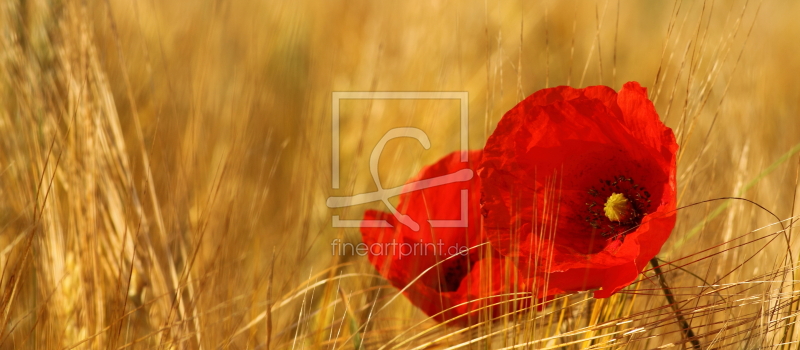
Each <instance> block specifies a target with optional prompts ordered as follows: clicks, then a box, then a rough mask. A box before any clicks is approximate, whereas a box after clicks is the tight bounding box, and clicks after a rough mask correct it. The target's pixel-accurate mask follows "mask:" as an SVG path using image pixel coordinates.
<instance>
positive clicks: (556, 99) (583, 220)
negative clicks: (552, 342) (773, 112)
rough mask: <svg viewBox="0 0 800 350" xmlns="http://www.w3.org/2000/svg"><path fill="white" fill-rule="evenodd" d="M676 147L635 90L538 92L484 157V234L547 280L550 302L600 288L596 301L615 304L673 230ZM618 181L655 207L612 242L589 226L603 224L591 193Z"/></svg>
mask: <svg viewBox="0 0 800 350" xmlns="http://www.w3.org/2000/svg"><path fill="white" fill-rule="evenodd" d="M677 148H678V146H677V144H676V143H675V138H674V135H673V133H672V130H671V129H669V128H667V127H666V126H665V125H664V124H663V123H662V122H661V121H660V120H659V118H658V114H657V113H656V111H655V108H654V106H653V104H652V102H650V101H649V100H648V99H647V92H646V89H644V88H642V87H641V86H639V84H638V83H636V82H630V83H627V84H625V85H624V86H623V88H622V89H621V90H620V92H619V93H616V92H614V91H613V90H612V89H610V88H608V87H604V86H593V87H588V88H585V89H574V88H571V87H566V86H561V87H556V88H551V89H544V90H540V91H538V92H536V93H534V94H533V95H531V96H529V97H528V98H526V99H525V100H523V101H522V102H520V103H519V104H518V105H517V106H515V107H514V108H512V109H511V110H510V111H508V112H507V113H506V114H505V115H504V116H503V118H502V119H501V120H500V122H499V123H498V125H497V128H496V130H495V131H494V133H493V134H492V135H491V136H490V137H489V140H488V141H487V144H486V147H485V149H484V158H483V159H484V160H483V164H482V166H481V168H480V170H479V174H480V176H481V181H482V183H483V197H482V200H483V205H482V209H481V210H482V214H483V216H484V228H485V231H486V235H487V237H488V239H489V240H490V241H491V242H492V245H493V247H494V248H495V249H496V250H497V251H498V252H499V253H500V254H502V255H504V256H507V257H514V258H516V260H517V261H519V266H518V267H519V269H520V270H534V274H537V275H540V276H543V277H542V278H541V279H542V280H547V281H548V285H547V288H548V290H549V292H548V293H550V294H557V293H562V292H568V291H579V290H590V289H598V288H601V290H599V291H596V292H595V296H596V297H607V296H610V295H611V294H613V293H614V292H616V291H618V290H620V289H621V288H624V287H625V286H627V285H628V284H630V283H631V282H632V281H633V280H635V279H636V276H637V275H638V273H639V271H641V269H642V268H644V266H645V265H646V264H647V262H648V261H649V260H650V259H651V258H652V257H654V256H655V255H656V254H657V253H658V251H659V250H660V249H661V246H662V245H663V244H664V242H665V241H666V239H667V238H668V237H669V234H670V232H671V231H672V228H673V227H674V225H675V212H674V210H675V205H676V198H675V192H676V184H675V172H676V162H675V156H676V152H677ZM619 176H623V177H625V178H631V179H633V181H634V183H636V184H637V186H639V187H637V189H636V191H633V190H630V191H632V192H630V193H629V195H630V196H632V195H633V194H634V192H635V193H637V194H640V195H641V197H640V198H637V205H639V206H641V207H644V206H645V205H649V207H647V208H646V209H642V211H643V213H642V215H643V217H642V218H641V221H640V223H639V225H638V226H636V227H632V228H631V229H630V230H629V231H626V232H625V233H624V234H622V235H621V238H619V236H620V235H619V234H616V235H613V236H614V237H618V239H609V237H605V236H603V235H601V234H599V233H598V232H602V231H603V230H607V229H606V228H603V227H600V228H599V229H597V228H593V227H592V226H590V224H589V222H594V223H599V222H600V221H602V220H597V219H595V218H594V217H593V216H592V214H591V211H589V209H587V208H591V207H590V206H589V205H590V204H591V205H594V207H595V208H596V207H600V208H602V205H603V204H604V199H603V198H595V197H592V196H591V195H589V194H588V193H590V192H589V191H590V190H592V189H593V188H600V187H601V186H602V187H603V188H605V187H606V186H605V185H604V184H603V183H602V182H601V181H605V180H608V179H615V178H617V177H619ZM608 187H609V189H608V192H611V191H612V190H613V189H612V188H611V186H608ZM623 190H624V189H623ZM645 191H646V195H647V197H645V196H644V193H645ZM639 192H641V193H639ZM646 200H649V201H650V202H645V201H646ZM592 202H595V203H594V204H592ZM590 219H591V220H590ZM609 223H610V222H608V221H607V220H606V222H605V224H609ZM611 224H613V223H611ZM545 275H549V277H548V278H545V277H544V276H545Z"/></svg>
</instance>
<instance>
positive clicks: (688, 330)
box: [650, 258, 703, 350]
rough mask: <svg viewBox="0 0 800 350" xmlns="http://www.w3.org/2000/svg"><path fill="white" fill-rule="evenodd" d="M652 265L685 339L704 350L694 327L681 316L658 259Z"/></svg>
mask: <svg viewBox="0 0 800 350" xmlns="http://www.w3.org/2000/svg"><path fill="white" fill-rule="evenodd" d="M650 265H651V266H653V271H654V272H655V274H656V276H658V283H659V284H660V285H661V290H662V291H664V297H666V298H667V303H669V306H670V307H671V308H672V312H674V313H675V318H677V319H678V323H679V324H680V326H681V330H682V331H683V335H684V337H685V339H688V340H689V341H690V342H692V347H693V348H695V349H698V350H699V349H702V348H703V347H702V346H700V341H699V340H697V339H695V337H694V332H693V331H692V327H691V326H690V325H689V322H686V319H685V318H683V314H681V311H680V310H679V309H678V304H677V303H676V302H675V297H674V296H673V295H672V290H671V289H669V285H667V280H666V279H665V278H664V274H663V273H662V272H661V267H659V266H658V259H656V258H653V259H651V260H650Z"/></svg>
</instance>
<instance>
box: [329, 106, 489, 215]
mask: <svg viewBox="0 0 800 350" xmlns="http://www.w3.org/2000/svg"><path fill="white" fill-rule="evenodd" d="M426 99H427V100H459V102H460V105H459V106H460V107H459V110H460V113H459V114H460V119H459V124H460V133H461V134H460V141H461V142H460V143H461V145H460V148H461V162H463V163H466V162H469V152H468V150H469V147H468V134H469V133H468V131H469V128H468V123H467V119H468V116H469V109H468V107H467V102H468V94H467V92H466V91H463V92H462V91H453V92H423V91H419V92H413V91H408V92H406V91H404V92H395V91H372V92H341V91H337V92H334V93H333V98H332V108H331V111H332V117H333V118H332V119H333V123H332V128H331V140H332V141H331V142H332V144H331V175H332V176H331V179H332V181H331V187H332V188H333V189H338V188H339V166H340V164H339V161H340V157H339V156H340V154H339V140H340V136H341V135H340V133H339V121H340V114H339V111H340V109H339V105H340V102H341V101H342V100H426ZM402 137H410V138H413V139H416V140H417V141H418V142H419V143H420V144H421V145H422V147H423V148H425V149H426V150H427V149H430V148H431V141H430V139H429V138H428V134H426V133H425V132H424V131H423V130H421V129H419V128H414V127H400V128H393V129H389V130H387V131H386V133H385V134H384V135H383V137H382V138H381V139H380V141H378V143H377V144H376V145H375V147H374V148H373V149H372V153H370V157H369V172H370V175H372V181H373V182H374V183H375V186H376V187H377V190H376V191H374V192H369V193H360V194H355V195H352V196H345V197H328V200H327V202H326V204H327V206H328V208H344V207H350V206H354V205H360V204H366V203H372V202H377V201H381V202H383V204H384V205H385V206H386V207H387V208H389V211H391V213H392V214H393V215H394V217H395V218H397V221H398V222H400V223H401V224H403V225H406V226H408V227H409V228H410V229H412V230H414V231H418V230H419V223H417V222H415V221H414V220H413V219H411V217H409V216H407V215H404V214H402V213H400V212H399V211H397V208H395V207H394V206H393V205H392V204H391V203H389V198H392V197H395V196H398V195H401V194H403V193H408V192H413V191H419V190H423V189H426V188H431V187H436V186H442V185H446V184H450V183H454V182H465V181H469V180H470V179H472V177H473V176H475V175H474V174H473V172H472V170H470V169H462V170H459V171H457V172H455V173H452V174H446V175H442V176H438V177H434V178H431V179H424V180H420V181H416V182H412V183H408V184H405V185H402V186H398V187H394V188H384V187H383V185H381V180H380V177H379V176H378V160H379V159H380V157H381V153H382V152H383V148H384V147H385V146H386V143H387V142H389V141H390V140H393V139H396V138H402ZM467 199H468V193H467V190H465V189H464V190H461V203H460V204H461V219H459V220H435V219H431V220H428V222H429V224H430V225H431V227H467V208H468V203H467ZM332 219H333V227H361V226H364V227H392V225H391V224H390V223H389V222H388V221H386V220H346V219H340V218H339V215H334V216H333V217H332Z"/></svg>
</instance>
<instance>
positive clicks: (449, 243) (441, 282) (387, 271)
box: [361, 150, 516, 324]
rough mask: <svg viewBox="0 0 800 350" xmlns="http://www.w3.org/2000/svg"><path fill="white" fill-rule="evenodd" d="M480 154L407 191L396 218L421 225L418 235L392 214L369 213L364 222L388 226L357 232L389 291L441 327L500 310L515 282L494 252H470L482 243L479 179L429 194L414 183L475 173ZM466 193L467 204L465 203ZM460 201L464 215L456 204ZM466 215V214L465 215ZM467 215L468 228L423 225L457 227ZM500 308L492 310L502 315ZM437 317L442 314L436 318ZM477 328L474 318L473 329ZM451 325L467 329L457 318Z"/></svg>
mask: <svg viewBox="0 0 800 350" xmlns="http://www.w3.org/2000/svg"><path fill="white" fill-rule="evenodd" d="M481 153H482V152H481V151H479V150H478V151H471V152H470V153H469V160H470V162H469V163H463V162H461V161H460V153H458V152H455V153H451V154H449V155H447V156H445V157H444V158H442V159H441V160H439V161H438V162H437V163H435V164H433V165H430V166H427V167H425V168H423V169H422V171H421V172H420V173H419V174H418V175H417V176H416V177H415V178H413V179H411V180H409V182H408V183H406V185H405V186H406V187H405V188H404V192H405V193H404V194H402V195H400V201H399V204H398V206H397V210H398V211H399V212H400V213H401V214H405V215H408V216H410V217H411V219H412V220H414V221H415V222H416V223H418V224H419V230H418V231H414V230H413V229H412V228H410V227H408V226H406V225H404V224H402V223H400V222H398V220H397V219H396V218H395V216H394V215H392V214H390V213H385V212H378V211H374V210H369V211H367V212H366V213H365V214H364V219H365V220H386V221H388V222H389V223H390V224H391V225H392V226H393V227H365V226H364V225H363V224H362V227H361V236H362V239H363V242H364V243H365V244H367V247H368V254H369V261H370V262H371V263H372V265H373V266H374V267H375V269H376V270H378V272H379V273H380V274H381V275H382V276H384V277H385V278H386V279H388V280H389V282H390V283H391V284H392V285H393V286H395V287H397V288H398V289H400V290H403V291H404V292H403V293H404V294H405V296H406V297H407V298H408V300H409V301H411V303H412V304H414V305H416V306H417V307H419V308H420V309H421V310H422V311H423V312H425V313H426V314H427V315H429V316H434V318H435V319H436V320H438V321H445V320H450V319H452V318H454V317H456V316H459V315H464V314H467V313H471V312H472V311H475V310H479V309H481V308H482V307H485V306H486V305H490V304H494V303H500V302H501V301H502V295H503V294H504V293H509V291H513V290H514V288H510V287H508V286H513V285H514V284H513V283H504V281H506V280H507V277H506V276H516V272H515V271H513V264H508V265H509V266H506V264H505V260H504V259H503V258H502V257H500V256H499V254H497V253H496V252H491V251H490V248H488V245H486V246H482V247H478V248H474V249H469V248H470V247H475V246H477V245H479V244H481V243H484V242H486V240H485V237H484V236H482V234H481V222H480V204H479V199H480V179H479V177H478V176H477V175H475V176H473V177H472V178H471V179H469V180H468V181H463V182H452V183H448V184H444V185H439V186H434V187H427V188H425V186H424V185H421V184H420V183H419V182H417V181H421V180H425V179H432V178H436V177H440V176H444V175H447V174H453V173H455V172H457V171H459V170H462V169H471V170H473V171H475V169H476V168H477V166H478V164H479V163H480V160H481ZM406 189H407V190H410V191H405V190H406ZM463 190H465V191H466V193H465V195H466V198H462V195H464V194H462V191H463ZM464 199H465V200H466V201H465V202H464V203H465V204H466V208H462V204H461V203H462V200H464ZM464 209H466V213H463V212H462V210H464ZM464 214H466V220H463V221H462V222H461V223H455V222H451V223H449V224H446V225H431V224H430V222H429V221H428V220H453V221H459V220H462V219H463V215H464ZM432 226H438V227H432ZM437 263H438V264H437ZM431 267H433V268H431ZM426 271H427V272H426ZM509 271H510V272H509ZM506 300H508V298H507V299H506ZM468 301H470V302H468ZM501 307H502V306H499V307H497V308H495V309H494V310H495V311H502V309H500V308H501ZM451 308H452V309H451ZM448 309H449V310H448ZM506 310H507V309H506ZM442 311H445V312H444V313H441V314H440V312H442ZM496 315H497V313H495V316H496ZM476 320H477V319H476V318H473V320H472V323H475V322H476ZM455 322H456V323H458V324H465V323H467V322H469V321H468V320H467V317H461V318H459V319H458V320H456V321H455Z"/></svg>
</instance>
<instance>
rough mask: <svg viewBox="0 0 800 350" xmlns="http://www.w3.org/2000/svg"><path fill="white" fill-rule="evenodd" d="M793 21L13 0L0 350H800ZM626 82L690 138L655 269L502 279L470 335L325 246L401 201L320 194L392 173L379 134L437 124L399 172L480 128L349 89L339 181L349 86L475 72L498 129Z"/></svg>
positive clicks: (451, 112)
mask: <svg viewBox="0 0 800 350" xmlns="http://www.w3.org/2000/svg"><path fill="white" fill-rule="evenodd" d="M797 12H798V5H797V4H795V3H776V2H763V3H762V1H759V0H729V1H723V0H707V1H681V0H676V1H664V2H652V1H647V2H638V1H637V2H634V1H622V0H620V1H611V0H608V1H604V0H599V1H594V2H592V1H585V0H574V1H573V0H567V1H542V2H537V3H528V2H515V3H501V4H496V3H490V2H446V1H431V2H424V3H400V2H398V3H389V2H369V1H353V2H339V1H327V2H310V1H299V2H256V1H238V2H212V1H197V2H152V1H151V2H137V1H133V2H129V1H116V0H114V1H110V0H109V1H86V2H66V1H64V2H62V1H58V0H54V1H34V2H30V1H5V2H3V3H2V4H0V47H2V49H1V50H0V71H2V72H3V74H2V75H0V135H2V136H0V348H9V349H10V348H32V349H71V348H79V349H83V348H92V349H94V348H107V349H122V348H124V349H128V348H148V349H149V348H176V349H177V348H206V349H211V348H236V349H289V348H292V349H301V348H325V349H334V348H335V349H353V348H361V349H394V348H402V349H418V348H447V349H462V348H464V349H477V348H481V349H483V348H506V349H522V348H525V349H527V348H530V349H533V348H536V349H565V348H566V349H577V348H591V349H606V348H614V349H617V348H619V349H652V348H671V347H674V348H681V347H686V348H690V347H692V346H693V343H692V340H694V344H700V345H701V346H702V348H703V349H714V348H737V349H738V348H742V349H756V348H776V349H777V348H779V349H794V348H798V346H800V327H796V322H797V316H798V312H800V303H798V297H800V296H798V295H797V294H798V292H800V285H798V283H797V282H798V281H800V274H799V273H798V271H797V270H798V267H800V261H799V260H800V251H799V250H798V249H800V247H799V246H798V243H797V239H796V238H794V237H793V235H794V233H796V232H797V230H794V228H793V226H794V225H795V224H796V221H797V219H798V215H800V210H798V208H797V205H796V200H797V197H798V180H799V179H800V176H799V175H798V174H800V156H798V152H800V118H798V113H800V89H798V87H797V86H796V85H797V84H796V77H795V75H796V74H795V72H797V71H800V59H798V58H797V57H798V56H797V55H796V53H797V45H796V42H797V41H798V39H800V26H798V25H797V23H796V18H795V17H796V15H795V14H796V13H797ZM631 80H635V81H639V82H640V83H641V84H642V85H643V86H645V87H647V88H648V91H649V93H650V98H651V99H652V100H653V101H654V102H655V104H656V108H657V110H658V112H659V114H660V115H661V118H662V120H663V121H664V122H665V123H666V124H667V125H668V126H670V127H671V128H672V129H673V130H674V131H675V134H676V136H677V139H678V141H679V143H680V146H681V148H680V158H679V164H678V186H679V191H678V197H679V204H678V206H679V207H682V209H680V210H679V212H678V221H677V225H676V227H675V230H674V231H673V234H672V236H671V237H670V239H669V241H668V242H667V243H666V244H665V246H664V248H663V249H662V251H661V253H660V254H659V255H658V258H659V260H658V261H659V264H660V266H659V268H658V271H660V272H661V273H660V276H659V274H658V273H657V272H656V269H652V268H648V269H646V270H645V271H644V272H643V273H642V274H641V275H640V279H639V280H637V281H636V282H635V283H634V284H632V285H631V286H629V287H628V288H626V289H624V290H623V291H621V292H620V293H618V294H616V295H614V296H612V297H611V298H608V299H597V300H596V299H593V298H592V297H591V293H590V292H582V293H576V294H572V295H563V296H559V297H558V298H557V299H555V300H552V301H549V302H548V303H547V304H546V305H538V307H531V308H527V309H523V310H516V311H515V307H514V306H513V305H514V304H515V303H519V302H520V301H522V300H525V299H526V298H527V301H530V300H537V298H536V297H535V296H531V295H525V294H522V293H520V294H517V295H507V296H503V297H502V301H500V302H499V303H500V304H501V305H503V306H502V307H501V308H500V309H502V310H507V312H504V313H502V314H492V313H491V311H490V310H492V305H490V303H489V300H484V301H482V304H481V305H482V307H483V309H482V310H483V312H481V313H480V316H479V317H477V318H476V319H475V320H473V322H471V323H470V326H468V327H465V328H462V327H457V326H454V325H451V324H448V323H445V324H442V323H437V322H435V321H433V320H431V319H429V318H427V317H426V316H425V315H424V314H423V313H422V312H421V311H419V310H417V309H415V308H414V307H413V306H411V304H410V303H409V302H408V301H406V300H405V299H404V297H403V296H402V295H398V290H397V289H395V288H393V287H391V286H390V285H388V282H386V281H385V280H384V279H382V278H381V277H380V276H379V275H378V274H377V273H376V271H375V270H374V269H373V268H372V266H371V265H370V264H369V263H368V262H367V260H366V258H364V257H360V256H340V255H332V254H331V245H330V243H331V241H333V240H334V239H337V238H338V239H340V240H341V241H343V242H360V239H361V238H360V233H359V232H358V229H356V228H334V227H332V221H331V220H332V219H331V217H332V215H340V216H341V217H342V218H344V219H360V218H361V215H362V214H363V211H364V210H365V209H370V208H372V209H380V210H385V209H386V208H383V207H382V205H381V204H379V203H373V204H368V205H362V206H357V207H351V208H342V209H335V210H334V209H329V208H328V207H326V206H325V199H326V198H327V197H329V196H347V195H352V194H355V193H364V192H369V191H373V190H374V184H373V182H372V178H371V176H370V173H369V169H368V164H369V154H370V152H371V150H372V147H373V146H374V144H375V143H376V142H377V140H378V139H380V137H381V136H382V135H383V133H384V132H385V130H388V128H391V127H397V126H414V127H419V128H421V129H423V130H425V131H426V132H427V133H428V136H429V137H430V139H431V144H432V147H431V149H430V150H424V149H423V148H422V147H420V146H419V145H418V143H416V141H394V142H395V143H394V144H390V145H389V146H388V147H387V148H386V150H385V152H384V153H383V156H382V157H381V166H380V176H381V180H382V183H383V184H384V186H385V187H389V186H398V185H400V184H402V183H404V182H405V181H406V180H407V179H408V178H409V177H410V176H412V175H413V174H415V173H416V172H417V171H418V170H419V169H420V167H422V166H424V165H426V164H430V163H432V162H434V161H435V160H436V159H438V158H439V157H441V156H443V155H445V154H447V153H449V152H451V151H454V150H456V149H458V147H459V139H458V135H457V133H458V123H457V122H458V120H457V116H458V107H459V106H458V105H457V104H452V103H439V102H436V101H433V102H431V101H427V102H426V101H401V102H397V101H375V102H369V101H350V102H348V104H347V105H343V106H342V108H343V109H342V111H343V112H342V124H341V132H342V135H343V136H342V138H341V144H340V146H341V156H342V159H341V161H342V164H343V165H342V168H341V169H342V170H341V176H342V178H341V187H340V188H339V189H332V188H331V176H332V175H331V113H332V111H331V108H332V106H331V94H332V92H334V91H467V92H468V93H469V135H468V138H469V143H470V147H471V148H480V147H482V146H483V144H484V142H485V140H486V138H487V137H488V135H489V134H491V132H492V130H493V128H494V125H495V124H496V123H497V121H498V120H499V119H500V117H501V116H502V115H503V113H504V112H505V111H507V110H508V109H509V108H511V107H512V106H513V105H514V104H516V102H518V101H519V100H520V99H522V98H523V97H524V96H527V95H529V94H531V93H533V92H534V91H536V90H538V89H541V88H544V87H547V86H556V85H564V84H570V85H572V86H576V87H583V86H587V85H597V84H603V85H609V86H611V87H613V88H614V89H619V88H620V87H621V86H622V84H624V83H625V82H626V81H631ZM731 197H737V198H742V199H729V198H731ZM722 198H724V199H722ZM743 199H744V200H743ZM478 249H483V247H481V248H478ZM506 263H507V264H513V261H506ZM508 277H509V280H511V279H510V276H508ZM662 281H663V283H665V284H667V285H668V286H669V288H668V289H665V288H664V286H663V285H662ZM665 292H667V293H669V294H671V295H672V296H673V297H674V298H675V301H676V303H675V304H673V305H668V303H667V298H666V297H665ZM677 314H680V315H681V317H682V318H683V319H685V321H686V323H688V325H689V326H690V328H691V330H692V333H693V334H694V336H695V337H694V339H688V338H687V332H686V331H685V330H684V327H683V326H682V325H681V322H680V321H679V317H677Z"/></svg>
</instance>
